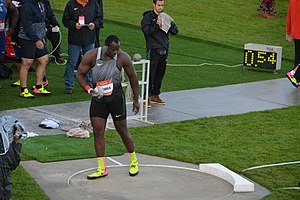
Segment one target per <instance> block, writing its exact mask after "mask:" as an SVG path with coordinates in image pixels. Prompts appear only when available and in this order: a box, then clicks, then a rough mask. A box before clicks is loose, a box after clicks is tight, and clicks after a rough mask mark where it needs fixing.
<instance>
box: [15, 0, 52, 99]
mask: <svg viewBox="0 0 300 200" xmlns="http://www.w3.org/2000/svg"><path fill="white" fill-rule="evenodd" d="M41 1H42V0H24V2H23V5H22V9H21V12H20V19H21V25H20V32H19V34H18V36H19V42H20V44H21V49H22V50H21V57H22V64H21V68H20V72H19V76H20V84H21V92H20V96H21V97H24V98H33V97H34V95H33V94H31V93H30V92H29V90H28V89H27V75H28V70H29V68H30V66H31V64H32V63H33V61H34V60H35V59H36V64H37V69H36V84H35V87H34V89H33V93H34V94H43V95H49V94H51V92H49V91H47V90H46V89H45V88H44V85H43V77H44V75H45V71H46V65H47V63H48V52H47V47H46V45H45V37H46V25H45V15H46V13H45V6H44V4H43V3H42V2H41Z"/></svg>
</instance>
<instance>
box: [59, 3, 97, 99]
mask: <svg viewBox="0 0 300 200" xmlns="http://www.w3.org/2000/svg"><path fill="white" fill-rule="evenodd" d="M101 16H102V13H101V11H100V8H99V5H98V3H97V2H96V0H70V1H69V2H68V3H67V5H66V7H65V10H64V15H63V18H62V23H63V24H64V26H65V27H66V28H67V29H68V55H69V57H68V61H67V65H66V70H65V75H64V79H65V88H66V91H65V92H66V94H72V93H73V86H74V85H73V82H74V70H75V66H76V63H77V61H78V57H79V55H80V51H81V50H82V52H83V55H84V54H85V53H86V52H87V51H89V50H92V49H94V47H95V41H96V31H95V29H99V28H100V27H102V26H103V24H101V18H102V17H101ZM87 82H88V84H89V85H92V75H91V72H89V73H88V74H87Z"/></svg>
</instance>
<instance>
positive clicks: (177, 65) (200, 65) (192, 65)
mask: <svg viewBox="0 0 300 200" xmlns="http://www.w3.org/2000/svg"><path fill="white" fill-rule="evenodd" d="M167 65H168V66H172V67H202V66H204V65H208V66H222V67H227V68H236V67H240V66H243V64H237V65H225V64H211V63H202V64H167Z"/></svg>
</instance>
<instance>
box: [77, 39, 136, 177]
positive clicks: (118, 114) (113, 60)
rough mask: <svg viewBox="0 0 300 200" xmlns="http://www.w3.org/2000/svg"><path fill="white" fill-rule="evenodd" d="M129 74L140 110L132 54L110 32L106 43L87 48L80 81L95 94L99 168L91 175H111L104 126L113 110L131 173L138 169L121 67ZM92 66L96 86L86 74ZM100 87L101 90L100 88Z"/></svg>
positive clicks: (93, 112)
mask: <svg viewBox="0 0 300 200" xmlns="http://www.w3.org/2000/svg"><path fill="white" fill-rule="evenodd" d="M122 68H124V71H125V73H126V74H127V75H128V78H129V81H130V85H131V87H132V91H133V112H134V113H135V114H137V113H138V112H139V101H138V79H137V75H136V72H135V70H134V67H133V64H132V62H131V59H130V56H129V55H128V54H127V53H126V52H124V51H122V50H121V49H120V40H119V38H118V37H117V36H115V35H110V36H108V37H107V38H106V40H105V45H104V46H103V47H99V48H96V49H94V50H91V51H89V52H87V53H86V54H85V55H84V57H83V59H82V61H81V63H80V65H79V67H78V70H77V80H78V82H79V84H80V85H81V86H82V87H83V88H84V89H85V90H86V91H87V92H88V93H89V94H90V95H91V96H92V100H91V105H90V119H91V123H92V126H93V131H94V146H95V151H96V156H97V161H98V169H97V170H96V172H94V173H92V174H89V175H88V176H87V178H88V179H96V178H100V177H104V176H107V175H108V170H107V169H106V160H105V155H104V154H105V138H104V133H105V128H106V121H107V118H108V115H109V114H111V116H112V119H113V122H114V125H115V128H116V130H117V132H118V133H119V135H120V136H121V139H122V141H123V143H124V145H125V147H126V149H127V151H128V153H129V154H130V168H129V175H130V176H135V175H137V174H138V173H139V168H138V160H137V157H136V154H135V151H134V144H133V140H132V137H131V134H130V133H129V132H128V129H127V121H126V101H125V96H124V93H123V90H122V86H121V80H122V79H121V69H122ZM89 70H92V81H93V87H94V89H93V88H91V87H90V86H89V85H88V83H87V82H86V79H85V76H86V74H87V73H88V72H89ZM99 91H101V92H99Z"/></svg>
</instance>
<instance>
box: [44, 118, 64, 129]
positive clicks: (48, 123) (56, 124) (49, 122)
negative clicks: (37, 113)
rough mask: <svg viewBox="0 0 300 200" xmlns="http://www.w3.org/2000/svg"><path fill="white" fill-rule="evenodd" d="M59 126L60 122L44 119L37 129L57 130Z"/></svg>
mask: <svg viewBox="0 0 300 200" xmlns="http://www.w3.org/2000/svg"><path fill="white" fill-rule="evenodd" d="M59 124H60V121H59V120H57V119H52V118H45V119H44V120H43V121H42V122H41V123H40V124H39V127H41V128H47V129H52V128H58V127H59Z"/></svg>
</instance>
